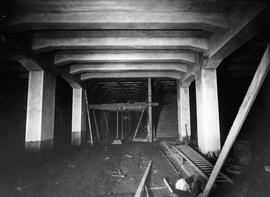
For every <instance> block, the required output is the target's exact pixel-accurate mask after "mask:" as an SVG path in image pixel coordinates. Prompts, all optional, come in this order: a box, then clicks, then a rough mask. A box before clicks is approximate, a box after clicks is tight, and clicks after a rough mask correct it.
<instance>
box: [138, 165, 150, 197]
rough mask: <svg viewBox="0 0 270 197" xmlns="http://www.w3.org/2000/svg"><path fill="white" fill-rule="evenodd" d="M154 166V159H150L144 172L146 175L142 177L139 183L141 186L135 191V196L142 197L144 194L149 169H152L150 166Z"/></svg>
mask: <svg viewBox="0 0 270 197" xmlns="http://www.w3.org/2000/svg"><path fill="white" fill-rule="evenodd" d="M151 166H152V161H149V163H148V165H147V167H146V170H145V172H144V175H143V177H142V180H141V182H140V184H139V187H138V189H137V191H136V193H135V197H142V196H143V191H144V186H145V183H146V179H147V176H148V174H149V171H150V168H151Z"/></svg>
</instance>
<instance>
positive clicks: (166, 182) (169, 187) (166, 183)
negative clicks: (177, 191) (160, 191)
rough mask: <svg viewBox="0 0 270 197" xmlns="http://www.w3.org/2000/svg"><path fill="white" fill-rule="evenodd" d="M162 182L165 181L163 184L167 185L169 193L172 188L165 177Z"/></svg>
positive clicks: (171, 191)
mask: <svg viewBox="0 0 270 197" xmlns="http://www.w3.org/2000/svg"><path fill="white" fill-rule="evenodd" d="M163 182H164V183H165V185H166V186H167V188H168V190H169V191H170V193H173V189H172V187H171V185H170V183H169V181H168V180H167V179H166V178H163Z"/></svg>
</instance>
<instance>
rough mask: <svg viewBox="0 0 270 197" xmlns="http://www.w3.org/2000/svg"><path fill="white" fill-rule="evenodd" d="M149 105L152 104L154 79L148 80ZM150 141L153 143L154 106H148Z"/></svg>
mask: <svg viewBox="0 0 270 197" xmlns="http://www.w3.org/2000/svg"><path fill="white" fill-rule="evenodd" d="M147 85H148V88H147V90H148V98H147V99H148V103H152V79H151V78H148V83H147ZM148 141H149V142H152V141H153V120H152V105H148Z"/></svg>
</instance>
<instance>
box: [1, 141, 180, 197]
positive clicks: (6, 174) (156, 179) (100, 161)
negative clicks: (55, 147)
mask: <svg viewBox="0 0 270 197" xmlns="http://www.w3.org/2000/svg"><path fill="white" fill-rule="evenodd" d="M159 150H160V146H159V145H158V144H148V143H129V144H124V145H111V144H107V145H97V146H95V147H91V146H85V147H82V148H79V149H75V150H74V149H73V150H69V151H68V152H66V153H65V154H62V153H61V154H54V155H53V156H52V154H50V156H48V155H47V156H46V155H42V156H41V155H40V154H32V155H25V156H24V157H22V158H20V159H18V160H17V161H16V162H15V164H13V165H9V166H6V167H5V168H2V169H1V174H0V196H15V197H16V196H26V197H34V196H50V197H54V196H55V197H56V196H57V197H61V196H63V197H81V196H87V197H89V196H93V197H94V196H133V195H134V193H135V191H136V189H137V186H138V185H139V182H140V180H141V178H142V176H143V173H144V171H145V168H146V166H147V164H148V162H149V161H150V160H152V161H153V164H152V169H151V171H150V172H151V174H150V176H149V181H148V183H147V185H148V187H149V188H150V196H157V197H158V196H164V195H165V196H166V195H167V194H169V192H168V190H167V189H166V188H164V183H163V178H164V177H168V178H169V180H171V181H172V182H175V181H176V180H177V178H178V177H177V175H176V174H175V172H174V171H173V170H172V169H171V167H170V166H169V164H168V163H167V161H166V160H165V159H164V158H163V157H162V154H161V153H160V152H159ZM118 169H120V170H121V172H122V173H123V174H124V175H126V177H125V178H118V177H113V176H112V173H113V171H115V170H118ZM160 187H161V189H160ZM151 188H152V190H151Z"/></svg>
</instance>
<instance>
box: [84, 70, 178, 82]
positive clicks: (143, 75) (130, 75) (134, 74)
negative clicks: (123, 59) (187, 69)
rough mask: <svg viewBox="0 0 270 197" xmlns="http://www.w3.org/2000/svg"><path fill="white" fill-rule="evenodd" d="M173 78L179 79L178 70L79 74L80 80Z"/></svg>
mask: <svg viewBox="0 0 270 197" xmlns="http://www.w3.org/2000/svg"><path fill="white" fill-rule="evenodd" d="M149 77H150V78H173V79H181V77H182V73H180V72H169V71H167V72H164V71H163V72H154V71H153V72H96V73H84V74H81V80H82V81H85V80H90V79H102V78H106V79H108V78H118V79H119V78H149Z"/></svg>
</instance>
